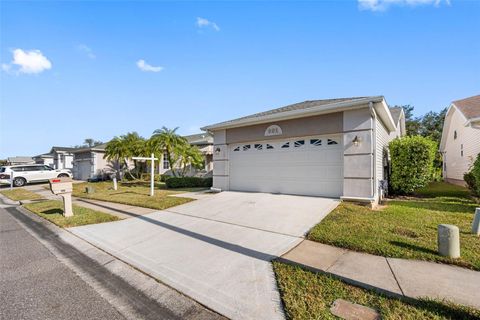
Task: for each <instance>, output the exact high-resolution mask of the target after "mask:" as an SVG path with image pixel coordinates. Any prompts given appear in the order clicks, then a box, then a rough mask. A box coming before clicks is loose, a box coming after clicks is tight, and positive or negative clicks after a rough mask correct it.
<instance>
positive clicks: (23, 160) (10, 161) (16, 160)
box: [7, 156, 35, 166]
mask: <svg viewBox="0 0 480 320" xmlns="http://www.w3.org/2000/svg"><path fill="white" fill-rule="evenodd" d="M18 164H35V161H34V160H33V159H32V157H21V156H17V157H8V158H7V165H9V166H13V165H18Z"/></svg>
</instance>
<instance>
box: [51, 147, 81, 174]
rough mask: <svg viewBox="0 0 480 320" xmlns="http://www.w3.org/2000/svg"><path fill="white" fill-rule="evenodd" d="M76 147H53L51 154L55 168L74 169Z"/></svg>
mask: <svg viewBox="0 0 480 320" xmlns="http://www.w3.org/2000/svg"><path fill="white" fill-rule="evenodd" d="M75 150H77V149H76V148H69V147H52V149H51V150H50V154H51V155H52V156H53V167H54V169H72V168H73V152H74V151H75Z"/></svg>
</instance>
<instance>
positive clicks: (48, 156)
mask: <svg viewBox="0 0 480 320" xmlns="http://www.w3.org/2000/svg"><path fill="white" fill-rule="evenodd" d="M34 158H53V155H52V154H51V153H42V154H39V155H37V156H35V157H34Z"/></svg>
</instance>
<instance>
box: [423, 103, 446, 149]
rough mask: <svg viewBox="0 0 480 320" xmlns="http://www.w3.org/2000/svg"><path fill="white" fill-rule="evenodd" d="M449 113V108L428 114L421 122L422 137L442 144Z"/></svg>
mask: <svg viewBox="0 0 480 320" xmlns="http://www.w3.org/2000/svg"><path fill="white" fill-rule="evenodd" d="M446 113H447V108H444V109H443V110H442V111H440V112H435V111H430V112H428V113H426V114H425V115H424V116H423V117H422V118H421V122H420V132H419V133H420V135H421V136H422V137H428V138H430V139H432V140H433V141H436V142H437V143H438V144H440V140H441V139H442V130H443V121H444V119H445V115H446Z"/></svg>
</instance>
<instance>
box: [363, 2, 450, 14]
mask: <svg viewBox="0 0 480 320" xmlns="http://www.w3.org/2000/svg"><path fill="white" fill-rule="evenodd" d="M442 2H445V3H446V4H447V5H450V0H358V7H359V9H360V10H371V11H385V10H387V9H388V8H389V7H390V6H393V5H397V6H409V7H415V6H418V5H434V6H436V7H438V6H439V5H440V4H441V3H442Z"/></svg>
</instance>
